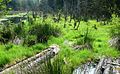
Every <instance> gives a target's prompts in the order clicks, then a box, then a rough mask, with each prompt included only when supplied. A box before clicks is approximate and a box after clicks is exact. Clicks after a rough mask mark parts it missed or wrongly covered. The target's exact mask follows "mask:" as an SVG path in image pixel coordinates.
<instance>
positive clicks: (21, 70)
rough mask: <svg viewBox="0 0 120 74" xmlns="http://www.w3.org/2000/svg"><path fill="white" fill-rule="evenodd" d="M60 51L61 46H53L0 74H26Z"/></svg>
mask: <svg viewBox="0 0 120 74" xmlns="http://www.w3.org/2000/svg"><path fill="white" fill-rule="evenodd" d="M59 50H60V49H59V46H57V45H52V46H50V47H49V48H48V49H46V50H44V51H43V52H41V53H39V54H37V55H35V56H33V57H31V58H28V59H26V60H24V61H22V62H20V63H18V64H16V65H14V66H12V67H10V68H7V69H5V70H4V71H2V72H0V74H11V73H12V74H26V72H27V71H31V69H34V68H35V66H37V65H38V64H40V63H41V64H42V63H43V62H44V61H46V60H47V59H48V58H53V57H54V56H55V55H56V54H57V53H58V52H59Z"/></svg>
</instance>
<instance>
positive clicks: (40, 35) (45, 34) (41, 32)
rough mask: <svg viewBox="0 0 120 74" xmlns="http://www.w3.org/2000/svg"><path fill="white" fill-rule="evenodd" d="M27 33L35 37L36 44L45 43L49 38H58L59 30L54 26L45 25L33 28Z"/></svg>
mask: <svg viewBox="0 0 120 74" xmlns="http://www.w3.org/2000/svg"><path fill="white" fill-rule="evenodd" d="M29 32H30V34H31V35H36V36H37V41H38V42H41V43H45V42H47V41H48V39H49V37H50V36H55V37H57V36H59V34H60V29H59V28H58V27H56V26H53V25H51V24H46V23H45V24H39V25H35V26H33V27H32V28H31V29H30V31H29Z"/></svg>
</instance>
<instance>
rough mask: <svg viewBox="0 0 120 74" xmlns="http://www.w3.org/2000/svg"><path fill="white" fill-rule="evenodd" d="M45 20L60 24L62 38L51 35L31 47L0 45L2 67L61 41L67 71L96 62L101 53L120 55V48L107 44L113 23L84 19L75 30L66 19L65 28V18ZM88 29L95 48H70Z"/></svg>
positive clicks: (61, 53)
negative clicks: (85, 20)
mask: <svg viewBox="0 0 120 74" xmlns="http://www.w3.org/2000/svg"><path fill="white" fill-rule="evenodd" d="M38 20H39V19H37V21H38ZM46 22H47V23H52V24H56V25H57V26H59V27H60V30H61V32H62V34H61V35H60V36H59V37H54V36H51V37H50V38H49V40H48V42H47V43H46V44H44V43H43V44H42V43H40V44H36V45H33V46H32V47H26V46H21V45H13V46H12V47H11V46H10V45H8V46H7V50H6V47H5V45H0V66H5V65H6V64H11V63H12V64H13V63H15V61H18V60H21V59H23V58H28V57H30V56H32V55H35V54H36V53H38V52H40V51H42V50H43V49H44V48H46V47H48V46H49V45H51V44H58V45H59V46H60V49H61V51H60V53H59V54H58V58H60V59H61V60H62V61H63V62H65V61H66V64H63V66H62V67H63V68H64V70H66V68H68V67H71V68H76V67H78V66H79V65H81V64H83V63H86V62H88V61H93V60H95V59H98V58H99V57H102V56H107V57H112V58H114V57H120V55H119V53H120V51H118V50H116V49H115V48H112V47H110V46H109V44H108V40H109V39H110V36H109V33H110V28H109V26H110V25H105V26H104V25H101V24H100V22H96V21H95V20H90V21H88V22H84V21H82V22H81V24H80V27H79V29H78V30H74V29H73V26H70V25H69V22H66V23H67V26H66V28H63V25H64V20H62V21H60V22H59V23H55V22H53V20H51V18H48V19H47V20H46ZM73 23H74V21H72V23H71V24H73ZM94 25H96V27H97V29H94V28H93V26H94ZM87 29H88V37H89V38H90V39H91V40H90V41H91V42H92V46H93V49H84V50H74V49H73V48H72V47H70V45H71V44H77V43H78V42H81V43H82V41H83V40H84V37H81V35H85V34H86V30H87ZM81 43H80V44H81ZM64 59H65V60H64ZM66 71H67V70H66Z"/></svg>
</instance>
